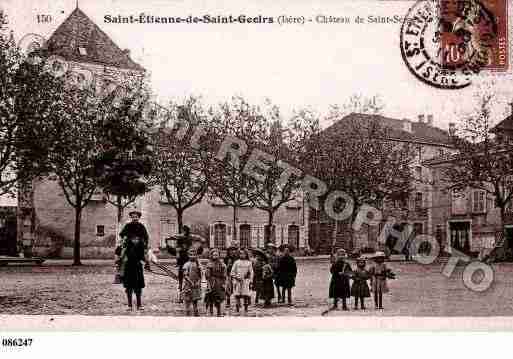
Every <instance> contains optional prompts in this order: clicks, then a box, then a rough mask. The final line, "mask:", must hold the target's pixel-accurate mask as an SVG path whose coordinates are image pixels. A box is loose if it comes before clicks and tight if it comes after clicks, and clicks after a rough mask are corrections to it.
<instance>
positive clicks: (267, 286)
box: [260, 263, 274, 301]
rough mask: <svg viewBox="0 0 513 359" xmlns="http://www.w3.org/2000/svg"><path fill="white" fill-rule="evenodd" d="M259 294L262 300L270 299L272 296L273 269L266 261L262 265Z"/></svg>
mask: <svg viewBox="0 0 513 359" xmlns="http://www.w3.org/2000/svg"><path fill="white" fill-rule="evenodd" d="M260 296H261V298H262V299H263V300H264V301H270V300H271V299H273V298H274V283H273V269H272V267H271V265H270V264H268V263H266V264H264V266H263V267H262V288H261V292H260Z"/></svg>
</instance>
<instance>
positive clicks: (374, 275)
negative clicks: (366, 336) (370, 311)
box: [369, 252, 395, 309]
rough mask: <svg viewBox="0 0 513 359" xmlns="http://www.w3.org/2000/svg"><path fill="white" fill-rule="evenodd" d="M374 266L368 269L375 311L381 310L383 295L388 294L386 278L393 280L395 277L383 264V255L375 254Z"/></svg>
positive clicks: (380, 253)
mask: <svg viewBox="0 0 513 359" xmlns="http://www.w3.org/2000/svg"><path fill="white" fill-rule="evenodd" d="M373 260H374V262H375V263H376V265H375V266H374V267H373V268H371V269H370V271H369V273H370V275H371V287H372V291H373V292H374V305H375V307H376V309H383V293H388V286H387V278H389V279H394V278H395V275H394V274H393V273H392V272H391V271H390V269H388V268H387V266H386V264H385V253H383V252H377V253H376V254H375V255H374V256H373Z"/></svg>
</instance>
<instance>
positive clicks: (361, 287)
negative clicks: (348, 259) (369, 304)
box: [351, 268, 370, 298]
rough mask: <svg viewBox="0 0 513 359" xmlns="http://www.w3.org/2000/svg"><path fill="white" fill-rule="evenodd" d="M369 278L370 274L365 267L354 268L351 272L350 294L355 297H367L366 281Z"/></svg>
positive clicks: (368, 295) (368, 291) (368, 292)
mask: <svg viewBox="0 0 513 359" xmlns="http://www.w3.org/2000/svg"><path fill="white" fill-rule="evenodd" d="M369 279H370V274H369V272H368V271H366V270H365V269H360V268H358V269H356V271H355V272H354V273H353V285H352V286H351V296H353V297H357V298H369V297H370V290H369V285H368V284H367V281H368V280H369Z"/></svg>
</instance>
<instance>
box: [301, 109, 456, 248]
mask: <svg viewBox="0 0 513 359" xmlns="http://www.w3.org/2000/svg"><path fill="white" fill-rule="evenodd" d="M350 120H354V121H357V122H360V123H370V122H371V121H377V122H378V123H379V124H381V125H382V126H383V127H385V128H387V130H388V131H387V132H388V133H389V138H388V140H389V141H393V142H397V143H408V144H411V145H413V146H415V150H416V156H415V159H414V160H413V162H412V163H411V168H412V171H413V173H414V179H415V183H414V184H413V186H414V191H413V193H411V196H410V198H409V199H408V200H406V201H403V202H400V201H390V200H385V201H384V203H383V218H384V219H386V218H388V217H389V216H391V217H394V218H395V219H396V220H397V226H398V227H399V228H397V229H402V228H403V227H404V226H405V225H406V224H409V225H411V226H412V227H413V228H414V230H415V233H417V234H432V233H433V218H432V212H431V211H430V208H431V207H432V205H433V195H432V193H433V191H432V176H431V170H430V168H429V167H426V166H425V165H424V164H423V162H424V161H425V160H427V159H431V158H435V157H439V156H445V155H446V154H450V153H453V152H454V149H453V147H452V145H451V139H450V136H449V133H448V132H447V131H444V130H442V129H440V128H437V127H434V126H433V116H432V115H428V116H424V115H419V117H418V120H417V121H412V120H409V119H394V118H389V117H384V116H381V115H368V114H356V113H352V114H350V115H348V116H346V117H344V118H342V119H341V120H340V121H338V122H336V123H334V124H333V125H332V126H330V127H328V128H327V129H325V130H324V131H325V132H330V131H337V133H344V129H345V128H347V126H348V122H349V121H350ZM308 217H309V220H308V222H309V231H308V233H309V237H308V241H309V243H310V246H311V247H312V249H314V250H315V251H316V252H319V253H328V252H330V251H331V250H332V245H333V244H335V249H336V248H344V249H346V250H350V251H351V250H358V249H362V248H365V247H371V248H374V249H378V248H379V249H384V248H383V245H382V244H379V243H378V242H377V238H378V235H379V232H380V231H381V230H382V229H383V226H379V227H378V226H375V227H369V226H367V227H365V229H364V230H362V231H360V232H359V233H354V232H353V231H352V229H350V228H349V226H348V224H347V223H346V222H338V223H337V222H335V221H334V220H333V219H331V218H329V217H328V216H327V215H326V213H325V212H324V211H317V210H314V209H310V210H309V216H308ZM389 246H390V247H393V244H389Z"/></svg>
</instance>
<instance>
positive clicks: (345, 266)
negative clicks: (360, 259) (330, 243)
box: [329, 249, 352, 310]
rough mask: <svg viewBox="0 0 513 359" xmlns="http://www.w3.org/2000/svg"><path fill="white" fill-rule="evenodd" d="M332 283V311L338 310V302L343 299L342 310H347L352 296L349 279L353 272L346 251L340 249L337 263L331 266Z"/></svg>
mask: <svg viewBox="0 0 513 359" xmlns="http://www.w3.org/2000/svg"><path fill="white" fill-rule="evenodd" d="M330 272H331V281H330V289H329V297H330V298H333V307H332V310H335V309H337V308H338V300H339V299H342V310H347V298H349V297H350V295H351V289H350V287H349V278H350V276H351V273H352V270H351V266H350V265H349V263H347V262H346V251H345V250H343V249H339V250H338V251H337V253H336V254H335V262H334V263H333V264H332V265H331V268H330Z"/></svg>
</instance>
